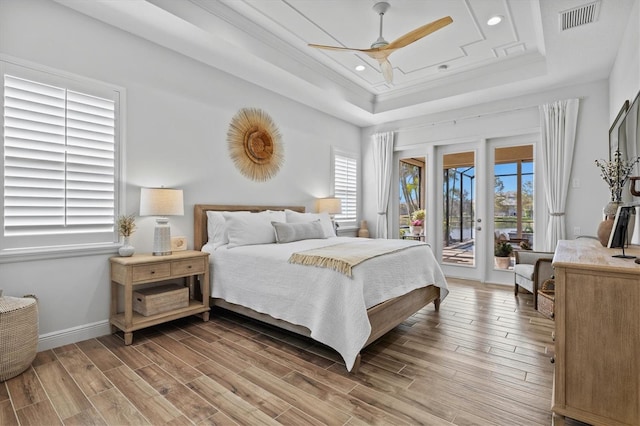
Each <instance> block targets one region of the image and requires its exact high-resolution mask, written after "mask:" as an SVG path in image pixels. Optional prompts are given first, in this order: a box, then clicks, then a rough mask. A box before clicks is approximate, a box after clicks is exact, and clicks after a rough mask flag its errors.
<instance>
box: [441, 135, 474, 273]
mask: <svg viewBox="0 0 640 426" xmlns="http://www.w3.org/2000/svg"><path fill="white" fill-rule="evenodd" d="M483 146H484V144H482V143H466V144H455V145H446V146H439V147H436V150H435V153H436V164H435V167H434V173H435V176H434V181H435V182H436V190H435V191H434V193H435V194H436V197H435V198H436V199H435V208H436V211H435V212H434V217H436V237H437V238H436V241H435V243H436V248H437V249H436V256H437V257H438V258H439V261H440V264H441V265H442V269H443V271H444V273H445V275H448V276H454V277H459V278H467V279H473V280H478V281H484V276H485V271H486V268H485V264H486V263H487V253H486V250H484V248H485V247H486V245H487V244H486V238H485V234H486V231H485V229H484V228H485V226H484V223H483V221H484V219H483V218H484V217H486V214H485V210H486V203H485V199H486V197H487V195H486V194H487V191H486V188H487V175H486V173H485V171H484V170H483V169H484V167H478V164H484V163H485V161H484V157H485V152H486V151H485V149H483Z"/></svg>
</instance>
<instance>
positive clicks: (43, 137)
mask: <svg viewBox="0 0 640 426" xmlns="http://www.w3.org/2000/svg"><path fill="white" fill-rule="evenodd" d="M2 70H3V72H2V75H3V99H4V102H3V114H2V117H3V146H4V155H3V187H2V191H3V194H2V195H3V199H4V206H3V214H2V243H3V244H2V247H3V248H5V249H16V248H33V247H49V246H59V245H76V244H95V243H112V242H114V241H116V238H117V235H116V232H115V226H114V223H115V217H116V212H117V190H116V181H118V176H117V171H118V167H117V162H116V158H117V154H118V149H117V147H118V142H119V138H118V129H117V123H118V120H117V114H118V111H119V105H118V100H119V92H118V91H117V90H115V89H113V88H109V87H106V86H105V87H101V86H100V85H99V84H97V83H93V82H79V81H78V80H75V79H71V78H67V77H62V76H59V75H52V74H50V73H45V72H39V71H34V70H32V69H28V68H24V67H20V66H16V65H13V64H5V63H2Z"/></svg>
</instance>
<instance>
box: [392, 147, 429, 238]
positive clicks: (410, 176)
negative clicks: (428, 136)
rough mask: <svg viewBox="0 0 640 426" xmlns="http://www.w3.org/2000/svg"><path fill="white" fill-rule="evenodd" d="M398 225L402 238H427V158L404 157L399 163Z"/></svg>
mask: <svg viewBox="0 0 640 426" xmlns="http://www.w3.org/2000/svg"><path fill="white" fill-rule="evenodd" d="M398 171H399V186H398V194H399V202H398V207H399V209H398V222H399V223H398V226H399V235H400V238H402V239H412V240H421V241H424V240H425V231H424V230H425V225H426V221H427V218H426V211H425V159H424V157H411V158H402V159H400V161H399V164H398Z"/></svg>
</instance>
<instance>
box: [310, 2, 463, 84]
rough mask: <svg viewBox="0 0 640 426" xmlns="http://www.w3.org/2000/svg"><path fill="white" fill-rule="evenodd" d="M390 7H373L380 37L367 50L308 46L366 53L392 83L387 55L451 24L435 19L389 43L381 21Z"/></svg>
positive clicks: (317, 45) (381, 5) (444, 20)
mask: <svg viewBox="0 0 640 426" xmlns="http://www.w3.org/2000/svg"><path fill="white" fill-rule="evenodd" d="M390 7H391V5H390V4H389V3H387V2H386V1H381V2H378V3H376V4H374V5H373V10H375V11H376V12H377V13H378V15H380V36H379V37H378V39H377V40H376V41H375V42H374V43H373V44H372V45H371V48H369V49H355V48H350V47H337V46H324V45H321V44H309V46H311V47H315V48H317V49H327V50H349V51H355V52H362V53H366V54H367V55H369V56H370V57H372V58H373V59H375V60H376V61H378V63H379V64H380V69H381V70H382V75H383V76H384V79H385V80H386V82H387V83H392V82H393V68H392V66H391V63H390V62H389V60H388V59H387V58H388V57H389V55H391V54H392V53H393V52H395V51H396V50H398V49H401V48H403V47H405V46H408V45H409V44H411V43H413V42H414V41H418V40H420V39H421V38H423V37H426V36H428V35H429V34H431V33H433V32H435V31H437V30H439V29H441V28H443V27H445V26H447V25H449V24H450V23H452V22H453V19H451V16H445V17H444V18H440V19H437V20H435V21H433V22H431V23H428V24H426V25H423V26H421V27H419V28H416V29H415V30H413V31H410V32H408V33H406V34H405V35H403V36H401V37H400V38H398V39H396V40H394V41H392V42H391V43H389V42H388V41H386V40H385V39H384V38H383V37H382V20H383V17H384V14H385V13H386V12H387V10H389V8H390Z"/></svg>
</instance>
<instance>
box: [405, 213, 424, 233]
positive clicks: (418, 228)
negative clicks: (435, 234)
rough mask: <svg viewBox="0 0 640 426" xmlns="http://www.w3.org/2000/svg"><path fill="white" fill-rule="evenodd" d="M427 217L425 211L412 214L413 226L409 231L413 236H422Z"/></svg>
mask: <svg viewBox="0 0 640 426" xmlns="http://www.w3.org/2000/svg"><path fill="white" fill-rule="evenodd" d="M425 217H426V212H425V211H424V209H419V210H416V211H414V212H413V213H412V214H411V226H410V227H409V228H410V229H409V231H410V232H411V233H412V234H413V235H420V234H422V227H423V226H424V218H425Z"/></svg>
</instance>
